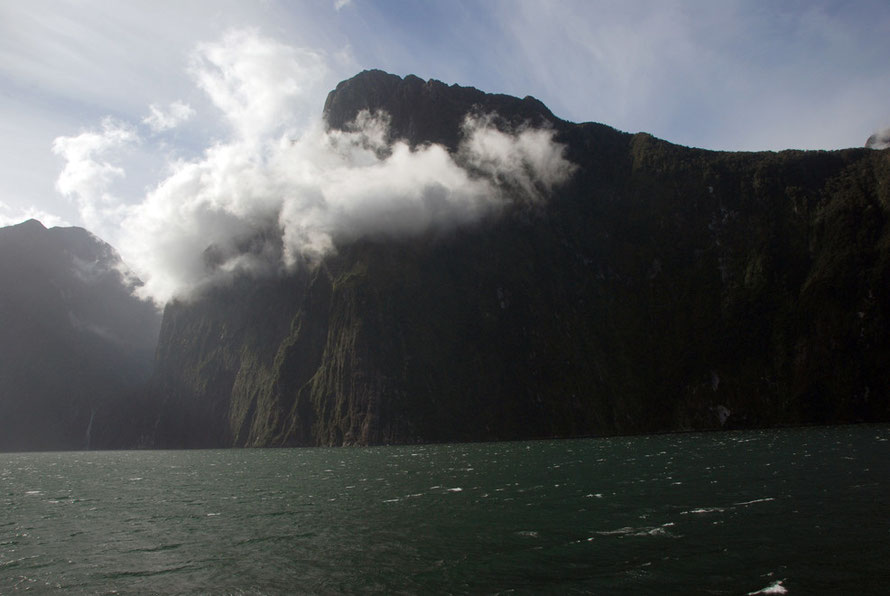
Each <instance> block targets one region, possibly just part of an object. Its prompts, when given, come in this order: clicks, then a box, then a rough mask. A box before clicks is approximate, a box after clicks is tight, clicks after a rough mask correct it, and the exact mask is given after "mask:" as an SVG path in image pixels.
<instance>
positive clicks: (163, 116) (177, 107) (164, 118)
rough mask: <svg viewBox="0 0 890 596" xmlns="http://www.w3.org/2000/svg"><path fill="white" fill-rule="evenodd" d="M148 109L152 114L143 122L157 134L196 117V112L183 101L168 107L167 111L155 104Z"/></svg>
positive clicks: (175, 102)
mask: <svg viewBox="0 0 890 596" xmlns="http://www.w3.org/2000/svg"><path fill="white" fill-rule="evenodd" d="M148 109H149V110H150V111H151V114H149V115H148V116H146V117H145V118H144V119H143V120H142V122H143V123H144V124H146V125H148V127H149V128H151V130H152V132H155V133H159V132H164V131H166V130H170V129H171V128H176V127H177V126H179V125H180V124H182V123H183V122H185V121H186V120H188V119H189V118H191V117H192V116H194V115H195V110H194V109H193V108H192V107H191V106H190V105H188V104H187V103H183V102H181V101H174V102H173V103H171V104H170V105H169V106H167V109H166V110H165V109H163V108H161V107H160V106H157V105H155V104H151V105H150V106H148Z"/></svg>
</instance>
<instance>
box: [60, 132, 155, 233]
mask: <svg viewBox="0 0 890 596" xmlns="http://www.w3.org/2000/svg"><path fill="white" fill-rule="evenodd" d="M138 141H139V137H138V135H137V132H136V129H135V128H134V127H133V126H131V125H129V124H127V123H123V122H119V121H116V120H114V119H112V118H106V119H104V120H103V121H102V126H101V128H100V129H98V130H92V131H86V132H82V133H81V134H79V135H76V136H72V137H58V138H57V139H56V140H55V141H54V142H53V152H54V153H55V154H56V155H59V156H61V157H62V158H63V159H64V160H65V166H64V168H63V169H62V173H61V174H59V177H58V179H57V180H56V189H57V190H58V191H59V192H60V193H61V194H62V195H64V196H66V197H68V198H70V199H72V200H74V201H75V202H76V204H77V206H78V209H79V212H80V216H81V217H82V218H83V221H84V222H85V223H86V225H87V227H88V228H90V229H93V230H97V231H104V230H107V229H108V221H109V219H110V218H111V216H112V214H113V213H115V212H120V208H121V206H120V204H119V202H118V200H117V199H116V197H114V196H113V195H112V194H111V193H110V192H109V190H110V187H111V185H112V184H113V183H114V181H115V180H116V179H119V178H123V177H124V176H125V175H126V173H125V171H124V169H123V168H122V167H121V166H119V165H116V164H115V163H114V154H115V153H116V152H118V151H120V150H121V149H122V148H125V147H126V146H128V145H131V144H133V143H137V142H138Z"/></svg>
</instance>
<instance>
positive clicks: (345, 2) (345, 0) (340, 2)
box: [334, 0, 352, 10]
mask: <svg viewBox="0 0 890 596" xmlns="http://www.w3.org/2000/svg"><path fill="white" fill-rule="evenodd" d="M351 5H352V0H334V10H341V9H343V8H346V7H347V6H351Z"/></svg>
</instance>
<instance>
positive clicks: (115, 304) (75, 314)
mask: <svg viewBox="0 0 890 596" xmlns="http://www.w3.org/2000/svg"><path fill="white" fill-rule="evenodd" d="M123 270H124V269H123V264H122V263H121V260H120V257H119V256H118V255H117V253H116V252H115V250H114V249H113V248H112V247H111V246H109V245H108V244H106V243H105V242H103V241H101V240H99V239H98V238H96V237H95V236H93V235H92V234H90V233H89V232H87V231H86V230H84V229H82V228H51V229H49V230H48V229H46V228H45V227H43V225H42V224H41V223H40V222H37V221H35V220H29V221H26V222H24V223H22V224H19V225H16V226H9V227H5V228H0V450H25V449H84V448H87V447H112V446H129V445H133V444H138V442H139V431H138V430H137V429H138V428H139V427H140V424H139V420H140V414H141V412H140V411H138V403H137V402H136V399H137V395H136V392H137V391H138V390H139V389H140V388H141V387H142V385H143V384H144V383H145V382H146V381H147V380H148V378H149V375H150V373H151V366H152V361H153V359H154V349H155V345H156V342H157V337H158V330H159V327H160V315H159V313H158V312H157V310H156V309H155V308H154V306H153V305H150V304H147V303H145V302H141V301H139V300H137V299H136V298H134V297H133V296H132V294H131V290H132V281H131V280H129V279H127V278H126V277H125V275H124V274H123V273H122V272H123Z"/></svg>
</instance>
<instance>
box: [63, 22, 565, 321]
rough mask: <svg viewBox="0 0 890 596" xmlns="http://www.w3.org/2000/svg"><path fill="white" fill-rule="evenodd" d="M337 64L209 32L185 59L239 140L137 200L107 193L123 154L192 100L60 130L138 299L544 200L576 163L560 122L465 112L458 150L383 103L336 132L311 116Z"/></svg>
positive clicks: (97, 225) (88, 207)
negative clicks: (418, 136)
mask: <svg viewBox="0 0 890 596" xmlns="http://www.w3.org/2000/svg"><path fill="white" fill-rule="evenodd" d="M326 68H327V67H326V62H325V57H324V56H323V55H320V54H318V53H315V52H311V51H307V50H301V49H299V48H294V47H291V46H288V45H286V44H283V43H280V42H278V41H276V40H273V39H269V38H266V37H263V36H261V35H260V34H259V33H258V32H256V31H252V30H248V31H233V32H230V33H228V34H226V35H225V36H224V37H223V38H222V39H221V40H220V41H218V42H216V43H208V44H201V45H199V46H198V47H197V49H196V51H195V53H194V55H193V57H192V60H191V62H190V65H189V72H190V73H191V75H192V77H193V79H194V81H195V84H196V85H197V86H198V87H199V88H201V89H202V90H203V91H204V92H206V93H207V95H208V96H209V97H210V99H211V100H212V102H213V105H214V106H215V107H216V108H218V109H219V110H220V111H221V113H222V114H223V115H224V117H225V120H226V121H227V122H228V123H229V124H230V127H231V130H230V133H231V134H230V135H229V137H228V138H227V139H225V140H221V141H216V142H214V143H212V144H211V145H210V146H209V147H206V148H205V149H204V150H203V151H202V152H201V153H200V156H199V157H198V158H195V159H191V160H174V161H171V162H170V163H168V165H167V171H166V172H165V175H164V176H163V178H162V179H161V180H160V181H159V182H157V183H156V184H155V185H154V186H153V187H152V188H150V189H149V190H148V191H147V193H146V195H145V196H144V197H142V198H140V199H139V200H138V201H136V202H129V203H128V202H126V201H125V200H123V199H121V198H119V197H116V196H115V195H114V193H113V192H112V188H113V184H114V182H115V181H116V180H118V179H120V178H121V177H123V176H124V175H125V172H124V170H123V168H122V167H121V166H120V165H118V164H117V163H116V162H115V159H114V156H115V154H116V153H118V152H120V151H121V150H122V149H124V148H126V147H127V146H130V145H137V144H140V143H146V142H147V141H146V139H148V138H149V137H150V134H146V133H147V132H148V133H151V132H158V131H162V130H165V129H168V128H170V127H172V126H175V125H176V124H178V123H179V122H181V121H183V120H184V119H186V118H188V117H190V116H191V115H192V110H191V108H189V107H188V106H186V105H185V104H182V103H174V104H172V105H171V106H170V107H169V108H167V109H166V110H163V109H161V108H158V107H157V106H151V108H150V109H151V115H150V116H149V117H147V118H146V119H145V120H144V121H143V122H142V124H143V125H144V126H143V129H140V128H139V127H138V126H134V125H130V124H126V123H121V122H117V121H114V120H111V119H106V120H104V121H103V122H102V124H101V127H100V128H98V129H96V130H91V131H85V132H83V133H81V134H80V135H77V136H73V137H60V138H58V139H56V141H55V143H54V145H53V149H54V151H55V152H56V153H57V154H58V155H60V156H62V157H63V158H64V160H65V166H64V168H63V170H62V172H61V174H60V176H59V178H58V181H57V184H56V186H57V189H58V190H59V191H60V192H61V193H62V194H64V195H66V196H67V197H69V198H71V199H72V200H74V201H75V202H76V204H77V205H78V208H79V210H80V213H81V216H82V217H83V219H84V221H85V222H86V223H87V225H88V227H90V228H91V229H92V230H94V231H95V232H97V233H98V234H99V235H100V236H103V237H105V238H108V239H109V240H110V241H111V242H112V243H113V244H115V245H116V246H117V247H118V248H119V250H120V252H121V254H122V256H123V258H124V260H125V261H126V262H127V263H128V265H129V266H130V267H131V268H132V269H133V270H134V271H135V272H136V274H137V275H138V276H139V277H140V278H141V279H142V280H143V281H144V285H143V286H141V288H140V290H139V291H140V292H141V293H142V296H143V297H145V298H150V299H152V300H154V301H155V302H156V303H158V304H163V303H165V302H166V301H168V300H170V299H173V298H187V297H189V296H190V295H192V294H193V293H194V292H195V291H198V290H200V289H201V288H203V287H206V286H207V285H209V284H215V283H220V282H222V281H225V280H227V279H230V278H231V277H232V275H233V274H237V273H245V272H246V273H253V274H274V273H278V272H281V271H283V270H287V269H288V268H293V267H296V266H299V265H300V264H301V263H305V262H313V261H317V260H318V259H320V258H321V257H323V256H324V255H326V254H328V253H330V252H332V251H335V250H336V247H337V246H338V244H341V243H344V242H349V241H352V240H355V239H358V238H362V237H369V236H370V237H405V236H410V235H415V234H421V233H424V232H427V231H430V230H448V229H451V228H454V227H455V226H461V225H467V224H469V223H472V222H475V221H478V220H479V219H481V218H483V217H485V216H488V215H492V214H495V213H497V212H498V211H499V210H500V209H501V208H502V207H503V206H504V205H505V204H507V203H508V202H510V201H528V202H537V201H541V200H543V199H544V198H545V197H546V195H547V194H548V193H549V192H550V191H551V190H552V189H553V188H554V187H555V186H556V185H558V184H561V183H563V182H565V181H566V180H567V179H568V177H569V176H570V175H571V173H572V171H573V168H574V166H573V165H572V164H571V163H569V162H568V161H567V160H566V159H565V157H564V147H563V146H562V145H560V144H558V143H556V142H555V141H554V139H553V131H551V130H548V129H531V128H523V129H519V130H514V131H503V130H498V129H497V128H496V127H495V126H494V124H493V118H491V117H468V118H467V119H466V121H465V123H464V127H463V142H462V143H461V145H460V147H459V149H458V151H457V152H456V153H454V154H452V153H449V152H448V150H447V149H445V148H444V147H442V146H439V145H425V146H421V147H417V148H414V149H412V148H411V147H409V145H408V144H407V143H406V142H404V141H402V140H394V141H390V140H388V139H389V130H388V126H389V122H388V115H387V114H385V113H377V114H370V113H368V112H363V113H361V114H359V115H358V117H357V119H356V121H355V122H354V123H353V124H352V125H351V126H350V127H348V129H347V130H344V131H340V130H327V129H326V127H325V126H324V123H323V122H322V121H321V119H320V117H318V116H314V117H313V116H310V114H312V113H315V114H317V113H318V112H320V106H321V103H322V102H321V98H322V97H323V95H320V93H318V91H319V90H318V89H317V86H318V84H319V82H320V81H322V80H323V78H324V75H325V74H326ZM146 127H147V130H145V129H146Z"/></svg>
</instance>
